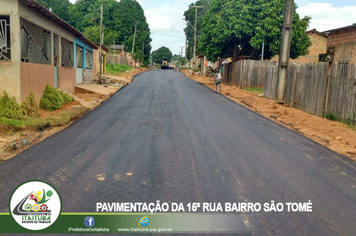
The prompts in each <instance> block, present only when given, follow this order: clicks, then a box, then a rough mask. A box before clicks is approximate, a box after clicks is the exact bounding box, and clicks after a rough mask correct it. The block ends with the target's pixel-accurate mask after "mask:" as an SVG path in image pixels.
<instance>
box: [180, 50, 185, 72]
mask: <svg viewBox="0 0 356 236" xmlns="http://www.w3.org/2000/svg"><path fill="white" fill-rule="evenodd" d="M183 48H184V46H181V47H180V49H181V50H180V61H179V64H180V69H181V70H182V59H183Z"/></svg>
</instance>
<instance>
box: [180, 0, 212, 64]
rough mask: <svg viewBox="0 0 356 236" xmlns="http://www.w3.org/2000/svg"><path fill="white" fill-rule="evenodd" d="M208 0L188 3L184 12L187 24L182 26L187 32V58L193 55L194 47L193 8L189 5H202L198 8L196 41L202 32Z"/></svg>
mask: <svg viewBox="0 0 356 236" xmlns="http://www.w3.org/2000/svg"><path fill="white" fill-rule="evenodd" d="M210 2H211V0H198V1H196V2H195V3H192V4H190V5H189V8H188V10H186V11H185V12H184V20H185V21H186V22H187V26H186V27H185V28H184V32H185V33H186V34H187V40H188V48H187V56H188V58H189V59H190V58H192V57H193V47H194V28H193V27H195V8H191V6H204V8H199V9H198V17H197V41H199V39H200V37H201V35H202V33H203V21H204V17H205V15H206V14H207V13H208V11H209V8H210ZM197 53H198V54H200V53H202V52H201V51H199V50H198V51H197Z"/></svg>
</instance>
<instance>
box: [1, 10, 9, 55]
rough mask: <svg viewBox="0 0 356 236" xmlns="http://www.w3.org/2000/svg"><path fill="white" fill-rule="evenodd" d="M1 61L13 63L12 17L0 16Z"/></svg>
mask: <svg viewBox="0 0 356 236" xmlns="http://www.w3.org/2000/svg"><path fill="white" fill-rule="evenodd" d="M0 61H11V47H10V16H3V15H0Z"/></svg>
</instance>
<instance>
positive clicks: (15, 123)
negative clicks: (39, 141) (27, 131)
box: [0, 117, 25, 129]
mask: <svg viewBox="0 0 356 236" xmlns="http://www.w3.org/2000/svg"><path fill="white" fill-rule="evenodd" d="M0 124H3V125H6V126H10V127H11V128H14V129H20V128H22V127H24V126H25V122H24V121H23V120H16V119H10V118H4V117H0Z"/></svg>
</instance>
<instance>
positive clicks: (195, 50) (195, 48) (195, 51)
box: [191, 6, 204, 69]
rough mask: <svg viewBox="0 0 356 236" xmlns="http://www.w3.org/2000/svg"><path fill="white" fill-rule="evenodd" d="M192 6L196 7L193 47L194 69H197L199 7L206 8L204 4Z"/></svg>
mask: <svg viewBox="0 0 356 236" xmlns="http://www.w3.org/2000/svg"><path fill="white" fill-rule="evenodd" d="M191 8H195V28H194V49H193V69H195V56H196V53H197V27H198V22H197V21H198V8H204V6H191Z"/></svg>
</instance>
